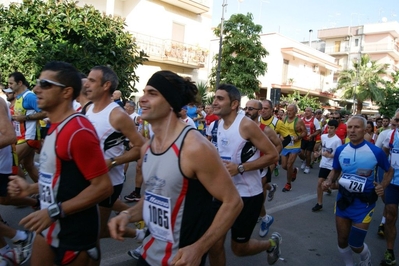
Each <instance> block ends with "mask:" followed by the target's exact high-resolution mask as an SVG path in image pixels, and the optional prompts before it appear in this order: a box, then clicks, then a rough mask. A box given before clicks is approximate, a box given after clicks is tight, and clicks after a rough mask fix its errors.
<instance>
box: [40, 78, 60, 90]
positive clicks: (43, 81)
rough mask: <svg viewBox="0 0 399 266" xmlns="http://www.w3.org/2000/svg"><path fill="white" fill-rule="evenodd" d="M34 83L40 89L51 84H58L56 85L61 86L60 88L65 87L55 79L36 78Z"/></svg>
mask: <svg viewBox="0 0 399 266" xmlns="http://www.w3.org/2000/svg"><path fill="white" fill-rule="evenodd" d="M36 85H37V86H39V87H40V88H42V89H48V88H50V87H52V86H58V87H62V88H65V87H66V85H64V84H61V83H58V82H56V81H52V80H49V79H38V80H36Z"/></svg>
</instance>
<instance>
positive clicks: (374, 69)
mask: <svg viewBox="0 0 399 266" xmlns="http://www.w3.org/2000/svg"><path fill="white" fill-rule="evenodd" d="M388 66H389V65H388V64H382V65H380V64H376V61H370V57H369V55H367V54H365V55H363V56H362V57H361V60H360V62H356V61H354V62H353V69H347V70H344V71H342V72H340V74H339V77H338V86H337V89H342V93H343V94H342V98H343V99H347V100H349V99H354V100H356V104H357V108H356V114H361V112H362V109H363V102H364V101H366V100H371V101H373V102H375V101H380V102H384V101H385V99H384V95H385V94H384V91H383V90H384V89H385V86H384V84H385V80H384V79H383V76H384V75H386V74H387V72H386V70H387V69H388ZM353 104H355V103H353Z"/></svg>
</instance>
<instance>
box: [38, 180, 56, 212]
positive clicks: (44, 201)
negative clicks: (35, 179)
mask: <svg viewBox="0 0 399 266" xmlns="http://www.w3.org/2000/svg"><path fill="white" fill-rule="evenodd" d="M51 177H52V175H51V174H48V173H43V172H40V173H39V193H40V208H41V209H47V208H48V206H49V205H51V204H53V203H55V200H54V194H53V190H52V188H51Z"/></svg>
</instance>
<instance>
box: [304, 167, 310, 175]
mask: <svg viewBox="0 0 399 266" xmlns="http://www.w3.org/2000/svg"><path fill="white" fill-rule="evenodd" d="M303 173H304V174H309V173H310V168H309V167H307V166H306V167H305V170H303Z"/></svg>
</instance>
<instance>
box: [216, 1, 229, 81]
mask: <svg viewBox="0 0 399 266" xmlns="http://www.w3.org/2000/svg"><path fill="white" fill-rule="evenodd" d="M226 6H227V0H223V4H222V19H221V22H220V39H219V55H218V67H217V69H216V89H217V88H219V82H220V63H221V61H222V43H223V23H224V9H225V7H226Z"/></svg>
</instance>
